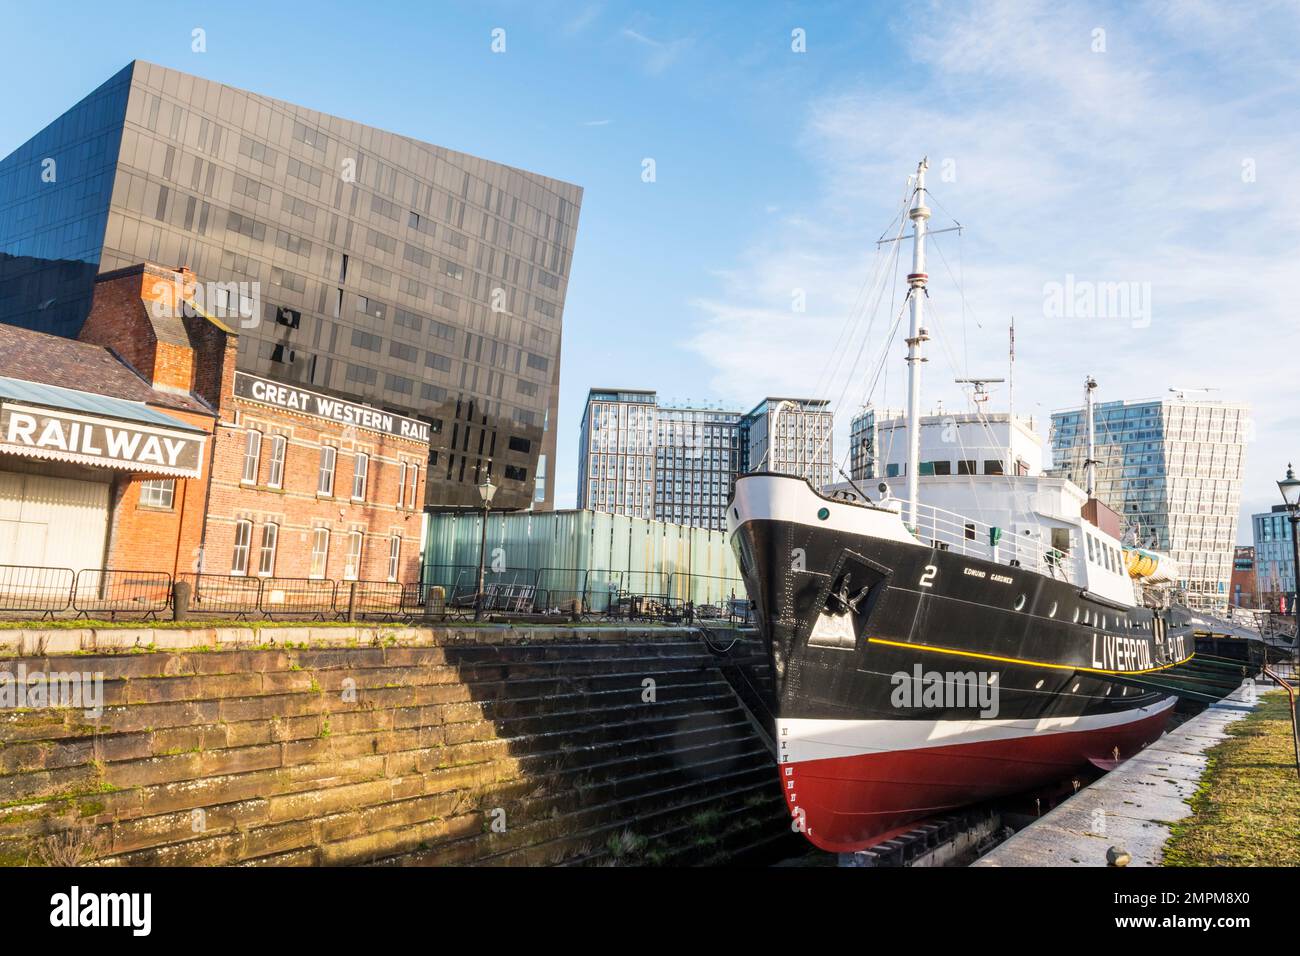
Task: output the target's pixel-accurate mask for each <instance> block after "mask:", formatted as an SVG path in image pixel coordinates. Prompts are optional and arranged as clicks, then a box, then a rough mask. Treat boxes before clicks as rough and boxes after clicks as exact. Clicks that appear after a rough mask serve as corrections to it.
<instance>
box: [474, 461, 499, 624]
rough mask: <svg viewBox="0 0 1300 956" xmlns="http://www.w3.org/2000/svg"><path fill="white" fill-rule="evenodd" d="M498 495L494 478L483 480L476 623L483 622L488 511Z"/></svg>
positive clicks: (475, 603) (479, 489)
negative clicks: (493, 499)
mask: <svg viewBox="0 0 1300 956" xmlns="http://www.w3.org/2000/svg"><path fill="white" fill-rule="evenodd" d="M496 493H497V486H496V485H494V484H492V476H491V475H490V474H489V475H487V477H485V478H484V479H483V483H482V484H481V485H479V486H478V494H479V497H480V498H482V499H483V528H482V533H481V535H480V537H479V545H478V590H477V591H476V592H475V593H474V620H476V621H481V620H483V578H484V574H485V571H486V564H485V562H486V559H487V523H488V509H490V508H491V507H492V496H493V495H495V494H496Z"/></svg>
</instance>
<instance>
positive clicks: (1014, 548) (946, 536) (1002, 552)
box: [909, 504, 1077, 583]
mask: <svg viewBox="0 0 1300 956" xmlns="http://www.w3.org/2000/svg"><path fill="white" fill-rule="evenodd" d="M909 530H910V531H911V532H912V534H913V535H915V536H916V538H917V540H918V541H920V542H921V543H922V544H925V545H928V546H929V547H932V548H937V549H938V550H941V551H952V552H955V553H956V554H961V555H967V556H970V557H973V558H982V559H983V560H985V561H993V562H995V563H997V564H1005V565H1007V566H1009V567H1022V568H1027V569H1028V570H1030V571H1037V572H1038V573H1039V574H1045V575H1047V576H1048V577H1053V578H1057V579H1058V580H1062V581H1074V578H1075V572H1074V562H1073V561H1072V559H1071V556H1070V554H1069V553H1068V552H1064V551H1060V550H1058V549H1056V548H1053V547H1050V546H1047V545H1044V543H1043V542H1042V540H1041V539H1040V538H1039V537H1038V536H1037V535H1034V534H1023V533H1022V534H1016V533H1015V532H1014V531H1013V530H1012V529H1010V528H998V527H996V526H994V525H990V524H987V523H985V522H983V521H977V520H975V519H974V518H969V517H967V516H966V515H963V514H958V513H957V512H955V511H947V510H945V509H943V508H936V507H934V506H933V505H926V504H920V505H918V506H917V511H916V524H915V527H909ZM1075 583H1077V582H1075Z"/></svg>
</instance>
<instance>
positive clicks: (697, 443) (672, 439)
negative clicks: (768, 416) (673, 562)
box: [655, 405, 741, 531]
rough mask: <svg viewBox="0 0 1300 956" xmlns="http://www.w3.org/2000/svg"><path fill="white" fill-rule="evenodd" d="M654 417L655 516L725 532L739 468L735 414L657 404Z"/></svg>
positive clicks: (721, 410) (737, 427)
mask: <svg viewBox="0 0 1300 956" xmlns="http://www.w3.org/2000/svg"><path fill="white" fill-rule="evenodd" d="M657 414H658V433H657V434H658V439H659V444H658V447H657V448H656V449H655V517H657V518H658V519H659V520H660V521H671V522H672V523H674V524H685V525H691V526H692V527H696V528H709V529H711V530H713V531H725V530H726V527H727V501H728V500H729V499H730V498H731V487H732V485H734V484H735V482H736V475H737V474H739V473H740V467H741V460H740V419H741V413H740V412H739V411H729V410H727V409H724V408H705V407H696V406H690V405H688V406H681V407H678V406H674V405H660V406H659V408H658V411H657Z"/></svg>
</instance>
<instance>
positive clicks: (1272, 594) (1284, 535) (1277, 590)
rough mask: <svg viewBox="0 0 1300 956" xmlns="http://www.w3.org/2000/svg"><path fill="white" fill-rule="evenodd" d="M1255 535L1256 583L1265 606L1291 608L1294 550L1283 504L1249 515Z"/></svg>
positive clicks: (1289, 525) (1293, 580)
mask: <svg viewBox="0 0 1300 956" xmlns="http://www.w3.org/2000/svg"><path fill="white" fill-rule="evenodd" d="M1251 524H1252V525H1253V528H1252V531H1253V532H1254V538H1255V586H1256V587H1257V588H1258V589H1259V594H1260V597H1261V599H1262V600H1263V602H1264V604H1265V606H1267V607H1272V608H1274V609H1281V610H1286V611H1288V612H1291V611H1292V608H1293V607H1294V605H1292V604H1291V602H1292V601H1293V600H1294V595H1295V550H1294V548H1293V546H1292V544H1291V518H1290V516H1289V515H1288V514H1287V512H1286V509H1285V506H1283V505H1277V506H1276V507H1275V508H1274V509H1273V510H1272V511H1269V512H1266V513H1264V514H1257V515H1252V516H1251Z"/></svg>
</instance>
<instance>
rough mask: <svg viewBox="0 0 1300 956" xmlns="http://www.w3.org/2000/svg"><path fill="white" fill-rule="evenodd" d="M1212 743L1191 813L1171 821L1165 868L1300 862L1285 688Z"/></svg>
mask: <svg viewBox="0 0 1300 956" xmlns="http://www.w3.org/2000/svg"><path fill="white" fill-rule="evenodd" d="M1227 733H1228V737H1227V738H1226V739H1225V740H1223V741H1222V742H1220V743H1218V744H1216V745H1215V746H1214V747H1213V748H1211V749H1210V751H1209V753H1208V756H1209V764H1208V766H1207V767H1206V770H1205V775H1204V776H1203V777H1202V778H1201V786H1200V787H1199V788H1198V789H1197V791H1196V794H1195V795H1194V796H1193V797H1192V800H1191V805H1192V814H1191V816H1189V817H1187V818H1185V819H1184V820H1182V821H1180V822H1178V823H1177V824H1175V825H1174V827H1173V835H1172V836H1171V837H1170V838H1169V842H1168V843H1166V844H1165V853H1164V863H1165V865H1166V866H1300V778H1298V777H1297V776H1296V768H1295V749H1294V744H1293V743H1292V738H1291V711H1290V707H1289V705H1288V703H1287V697H1286V694H1285V693H1284V692H1282V691H1276V692H1273V693H1269V694H1265V695H1263V697H1262V699H1261V703H1260V705H1259V707H1257V708H1255V710H1253V711H1252V712H1251V713H1250V714H1248V715H1247V716H1246V717H1245V718H1243V719H1242V720H1239V721H1237V722H1236V723H1235V724H1231V725H1229V727H1228V728H1227Z"/></svg>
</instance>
